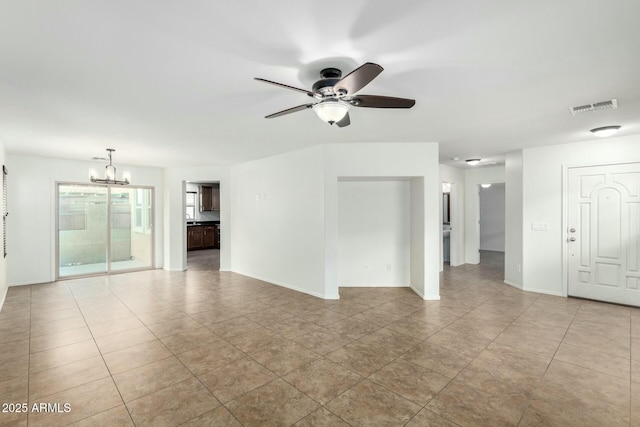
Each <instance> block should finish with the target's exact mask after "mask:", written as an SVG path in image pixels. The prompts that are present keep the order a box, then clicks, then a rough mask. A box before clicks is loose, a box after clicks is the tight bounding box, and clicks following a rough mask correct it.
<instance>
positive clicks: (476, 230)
mask: <svg viewBox="0 0 640 427" xmlns="http://www.w3.org/2000/svg"><path fill="white" fill-rule="evenodd" d="M464 181H465V193H464V196H465V200H464V222H465V227H464V231H465V243H464V247H465V262H466V263H467V264H478V263H479V262H480V252H479V250H480V246H479V245H480V227H479V224H478V220H479V218H480V204H479V203H480V201H479V197H478V193H479V191H480V188H479V186H480V184H487V183H488V184H495V183H499V182H505V167H504V166H492V167H479V168H471V169H466V170H465V180H464Z"/></svg>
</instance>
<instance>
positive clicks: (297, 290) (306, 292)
mask: <svg viewBox="0 0 640 427" xmlns="http://www.w3.org/2000/svg"><path fill="white" fill-rule="evenodd" d="M229 271H231V272H232V273H236V274H240V275H242V276H247V277H251V278H252V279H256V280H261V281H263V282H267V283H270V284H272V285H276V286H281V287H283V288H287V289H291V290H292V291H296V292H301V293H303V294H307V295H311V296H314V297H317V298H322V299H340V295H324V294H320V293H319V292H313V291H309V290H307V289H302V288H298V287H297V286H293V285H290V284H288V283H282V282H278V281H275V280H271V279H267V278H264V277H259V276H255V275H253V274H247V273H243V272H241V271H233V270H229Z"/></svg>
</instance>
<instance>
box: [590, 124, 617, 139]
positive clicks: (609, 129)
mask: <svg viewBox="0 0 640 427" xmlns="http://www.w3.org/2000/svg"><path fill="white" fill-rule="evenodd" d="M620 127H621V126H603V127H599V128H594V129H591V133H593V134H594V135H595V136H599V137H601V138H606V137H608V136H611V135H614V134H616V133H617V132H618V131H619V130H620Z"/></svg>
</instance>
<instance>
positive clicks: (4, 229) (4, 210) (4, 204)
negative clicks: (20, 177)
mask: <svg viewBox="0 0 640 427" xmlns="http://www.w3.org/2000/svg"><path fill="white" fill-rule="evenodd" d="M8 174H9V172H8V171H7V168H6V167H5V166H4V165H2V244H3V246H4V257H5V258H6V257H7V215H9V212H7V175H8Z"/></svg>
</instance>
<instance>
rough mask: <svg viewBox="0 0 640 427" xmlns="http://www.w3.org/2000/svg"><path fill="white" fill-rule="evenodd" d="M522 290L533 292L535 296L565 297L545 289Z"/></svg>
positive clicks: (560, 293)
mask: <svg viewBox="0 0 640 427" xmlns="http://www.w3.org/2000/svg"><path fill="white" fill-rule="evenodd" d="M522 290H523V291H525V292H534V293H536V294H544V295H553V296H554V297H563V298H566V297H567V296H566V295H563V294H562V292H555V291H548V290H546V289H534V288H522Z"/></svg>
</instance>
